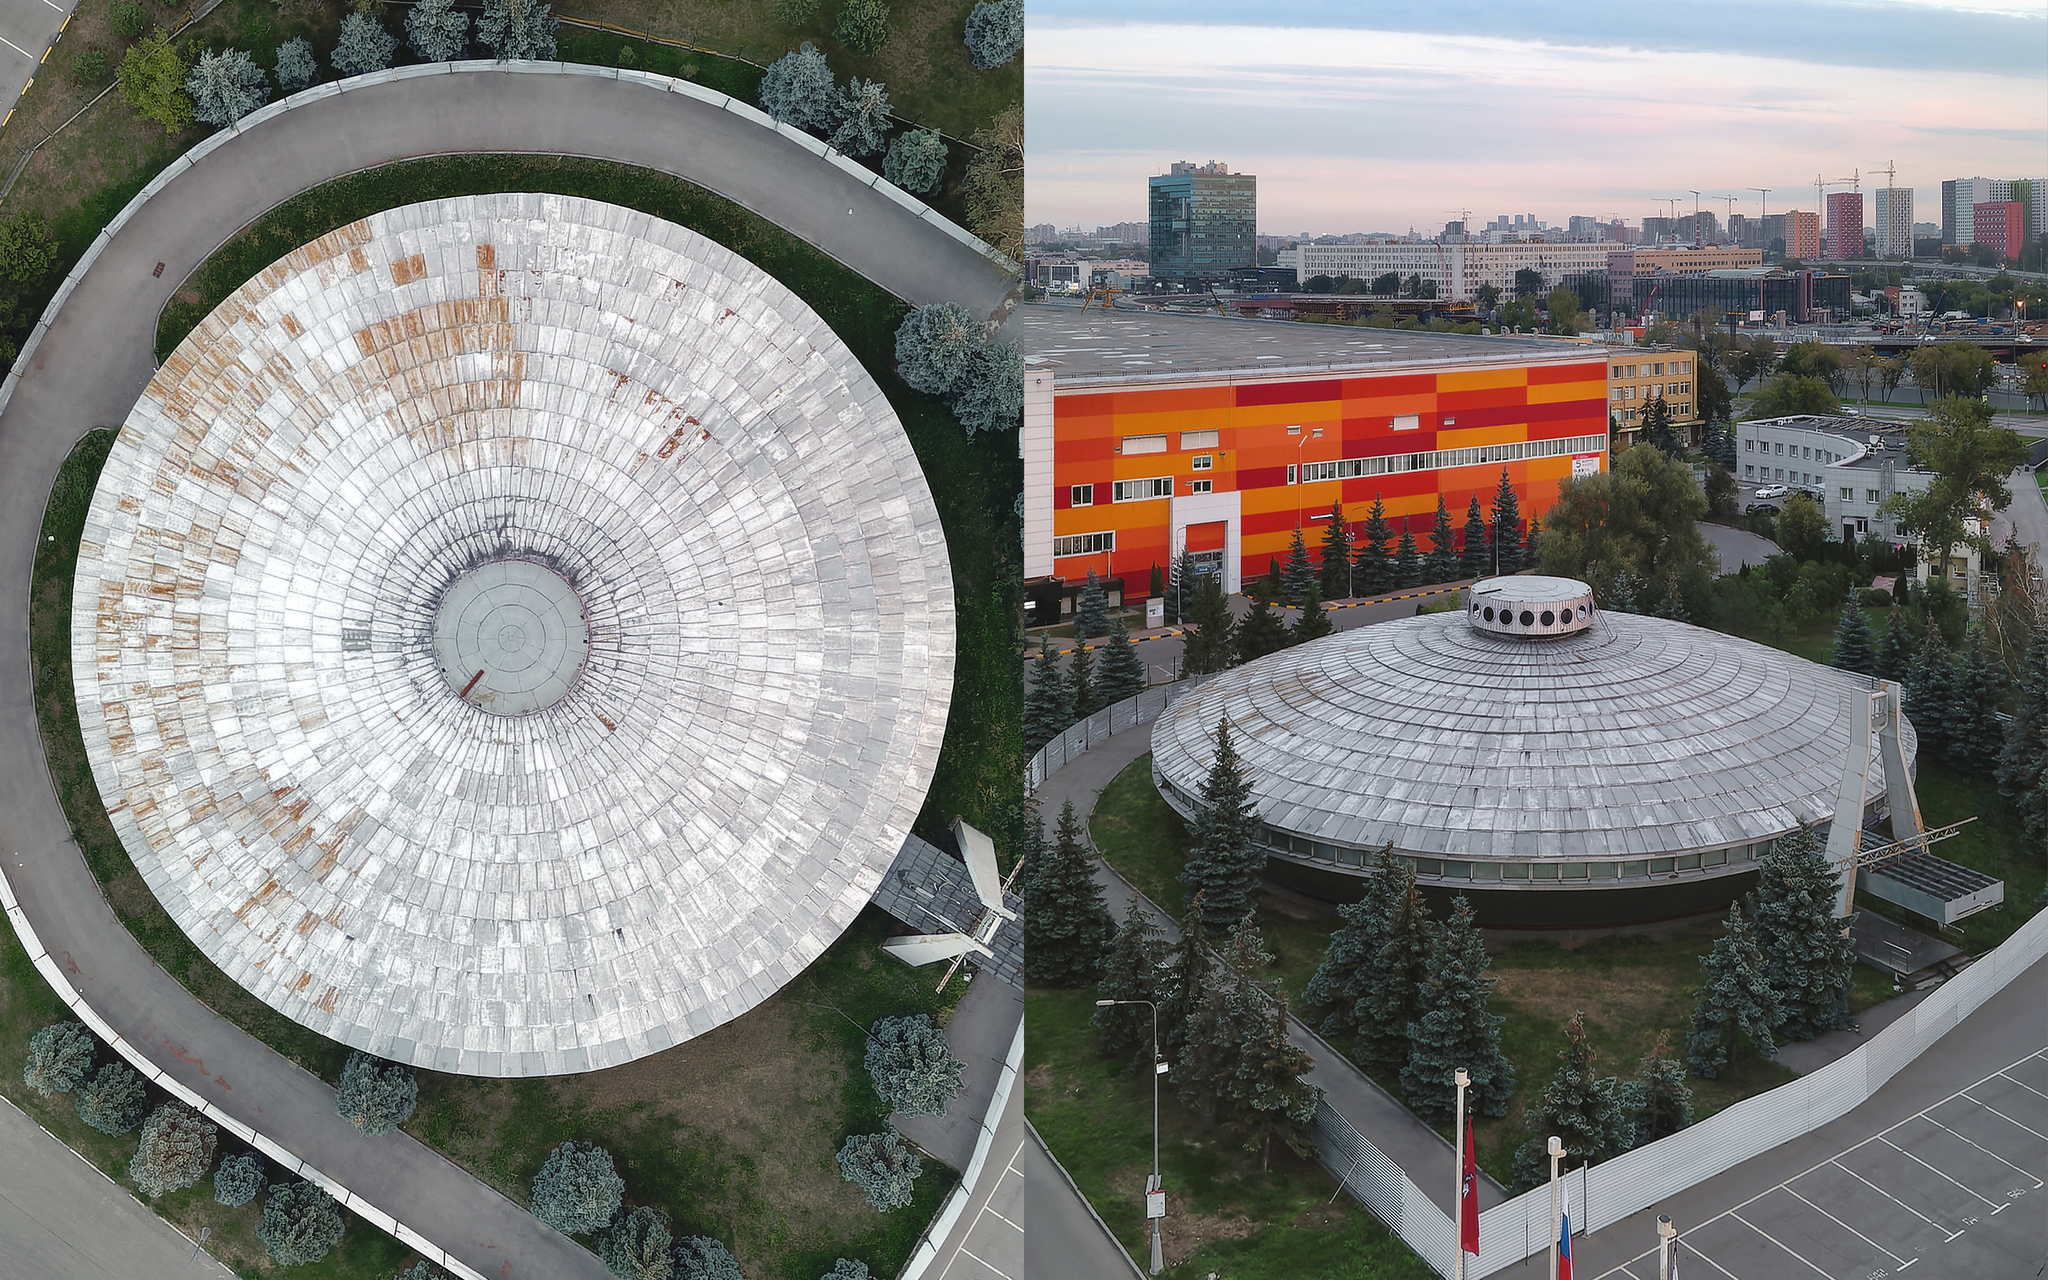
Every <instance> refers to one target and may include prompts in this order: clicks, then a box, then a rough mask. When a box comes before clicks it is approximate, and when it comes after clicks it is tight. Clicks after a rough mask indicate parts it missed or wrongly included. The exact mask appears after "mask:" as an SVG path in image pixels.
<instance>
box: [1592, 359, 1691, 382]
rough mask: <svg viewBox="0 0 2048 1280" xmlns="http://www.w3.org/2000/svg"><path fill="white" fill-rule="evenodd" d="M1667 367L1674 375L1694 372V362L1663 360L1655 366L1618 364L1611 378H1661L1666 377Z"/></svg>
mask: <svg viewBox="0 0 2048 1280" xmlns="http://www.w3.org/2000/svg"><path fill="white" fill-rule="evenodd" d="M1667 367H1668V368H1669V369H1670V371H1671V372H1672V373H1673V374H1674V375H1676V374H1687V373H1691V372H1692V361H1690V360H1662V361H1658V362H1657V363H1654V364H1640V365H1635V364H1618V365H1615V366H1614V373H1613V374H1612V375H1611V376H1613V377H1616V378H1637V377H1641V378H1661V377H1663V376H1664V371H1665V369H1666V368H1667ZM1638 369H1640V370H1642V372H1641V373H1638V372H1636V371H1637V370H1638Z"/></svg>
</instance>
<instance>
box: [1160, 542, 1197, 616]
mask: <svg viewBox="0 0 2048 1280" xmlns="http://www.w3.org/2000/svg"><path fill="white" fill-rule="evenodd" d="M1201 580H1202V575H1201V574H1199V573H1196V572H1195V557H1194V553H1193V552H1191V551H1182V552H1181V553H1180V554H1179V555H1177V556H1175V557H1174V558H1173V573H1172V574H1171V575H1170V576H1169V577H1168V578H1167V580H1166V621H1167V622H1168V624H1170V625H1172V626H1176V627H1177V626H1179V625H1180V624H1181V623H1182V622H1185V621H1186V620H1187V616H1188V611H1189V610H1190V609H1191V608H1192V607H1193V606H1194V603H1195V591H1196V589H1197V588H1198V587H1200V586H1201Z"/></svg>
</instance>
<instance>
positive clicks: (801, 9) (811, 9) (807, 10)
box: [769, 0, 818, 27]
mask: <svg viewBox="0 0 2048 1280" xmlns="http://www.w3.org/2000/svg"><path fill="white" fill-rule="evenodd" d="M769 8H770V9H771V10H772V11H773V12H774V14H775V20H776V21H777V22H779V23H781V24H782V25H783V26H785V27H800V26H802V25H804V24H805V23H806V22H809V21H810V20H811V18H812V17H813V16H814V15H816V13H817V12H818V0H774V3H773V4H771V5H770V6H769Z"/></svg>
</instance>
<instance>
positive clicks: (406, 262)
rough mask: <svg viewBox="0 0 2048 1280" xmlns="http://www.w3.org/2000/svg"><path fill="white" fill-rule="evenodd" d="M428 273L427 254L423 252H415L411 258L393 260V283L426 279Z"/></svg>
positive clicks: (409, 282)
mask: <svg viewBox="0 0 2048 1280" xmlns="http://www.w3.org/2000/svg"><path fill="white" fill-rule="evenodd" d="M426 275H427V255H425V254H423V253H415V254H414V255H412V256H411V257H410V258H393V259H392V260H391V283H392V284H411V283H412V282H413V281H415V280H423V279H425V278H426Z"/></svg>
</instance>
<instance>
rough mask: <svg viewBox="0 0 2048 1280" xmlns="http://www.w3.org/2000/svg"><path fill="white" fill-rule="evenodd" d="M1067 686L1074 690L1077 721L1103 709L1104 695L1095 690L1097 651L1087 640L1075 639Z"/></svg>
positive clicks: (1069, 663)
mask: <svg viewBox="0 0 2048 1280" xmlns="http://www.w3.org/2000/svg"><path fill="white" fill-rule="evenodd" d="M1067 687H1068V689H1070V690H1072V694H1071V696H1072V697H1073V699H1074V721H1075V723H1077V724H1078V723H1079V722H1081V721H1083V720H1086V719H1087V718H1088V717H1089V716H1092V715H1094V714H1095V713H1096V712H1098V711H1100V710H1102V706H1103V702H1102V695H1100V694H1099V693H1097V692H1096V691H1095V651H1094V650H1092V649H1090V648H1089V647H1088V644H1087V642H1086V641H1083V640H1076V641H1074V653H1073V656H1072V657H1071V658H1069V659H1067Z"/></svg>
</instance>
